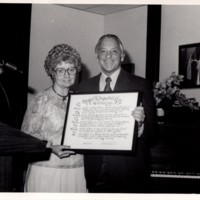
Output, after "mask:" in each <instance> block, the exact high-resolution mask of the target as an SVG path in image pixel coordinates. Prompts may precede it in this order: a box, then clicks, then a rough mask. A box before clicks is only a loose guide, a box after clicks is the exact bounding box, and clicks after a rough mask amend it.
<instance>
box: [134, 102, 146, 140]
mask: <svg viewBox="0 0 200 200" xmlns="http://www.w3.org/2000/svg"><path fill="white" fill-rule="evenodd" d="M132 116H133V118H134V119H135V120H136V121H137V122H138V128H139V130H138V137H140V136H141V135H142V133H143V130H144V120H145V113H144V107H142V106H138V107H136V108H135V110H133V112H132Z"/></svg>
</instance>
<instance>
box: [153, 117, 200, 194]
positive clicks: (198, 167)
mask: <svg viewBox="0 0 200 200" xmlns="http://www.w3.org/2000/svg"><path fill="white" fill-rule="evenodd" d="M198 114H199V113H198ZM184 117H185V118H186V119H188V117H189V116H184ZM188 120H189V119H188ZM185 122H186V121H185ZM159 130H160V138H159V141H158V143H157V144H156V145H155V146H153V147H152V148H151V172H150V176H151V186H152V192H153V193H200V123H177V124H175V123H166V124H165V125H159Z"/></svg>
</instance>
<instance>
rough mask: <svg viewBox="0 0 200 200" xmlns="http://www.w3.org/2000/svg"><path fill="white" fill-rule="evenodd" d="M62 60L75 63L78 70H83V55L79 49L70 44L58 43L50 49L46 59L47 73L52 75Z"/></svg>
mask: <svg viewBox="0 0 200 200" xmlns="http://www.w3.org/2000/svg"><path fill="white" fill-rule="evenodd" d="M62 61H64V62H70V63H74V65H75V67H77V69H78V71H80V70H81V56H80V54H79V53H78V51H77V50H76V49H74V48H73V47H71V46H70V45H68V44H58V45H56V46H54V47H53V48H52V49H51V50H50V51H49V53H48V55H47V57H46V59H45V63H44V68H45V71H46V73H47V75H48V76H51V77H52V75H53V71H54V69H55V67H56V66H57V64H59V63H61V62H62Z"/></svg>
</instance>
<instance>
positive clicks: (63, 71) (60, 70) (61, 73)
mask: <svg viewBox="0 0 200 200" xmlns="http://www.w3.org/2000/svg"><path fill="white" fill-rule="evenodd" d="M54 71H55V72H56V75H57V76H64V75H65V74H66V72H67V73H68V74H69V75H75V74H76V73H77V68H75V67H70V68H68V69H63V68H58V69H55V70H54Z"/></svg>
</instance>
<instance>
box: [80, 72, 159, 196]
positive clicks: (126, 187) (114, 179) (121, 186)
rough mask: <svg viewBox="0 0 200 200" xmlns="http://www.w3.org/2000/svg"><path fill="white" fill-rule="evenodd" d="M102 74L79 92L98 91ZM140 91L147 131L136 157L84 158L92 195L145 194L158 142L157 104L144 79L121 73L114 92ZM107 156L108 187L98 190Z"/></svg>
mask: <svg viewBox="0 0 200 200" xmlns="http://www.w3.org/2000/svg"><path fill="white" fill-rule="evenodd" d="M99 81H100V74H99V75H97V76H95V77H92V78H90V79H88V80H84V81H82V82H81V83H80V85H79V87H78V91H81V92H97V91H99ZM135 90H137V91H141V92H142V93H143V98H142V105H143V107H144V111H145V121H144V132H143V134H142V135H141V137H140V138H138V140H137V143H136V145H137V147H136V153H135V154H133V155H106V156H105V155H99V154H98V155H88V154H87V155H85V156H84V158H85V159H84V162H85V176H86V181H87V188H88V190H89V192H111V193H114V192H120V193H122V192H125V193H126V192H127V193H128V192H129V193H130V192H131V193H132V192H146V191H147V190H146V189H147V188H146V187H145V185H146V183H147V181H148V177H149V146H150V145H151V144H153V142H154V140H155V139H156V138H155V137H156V131H155V129H154V128H155V104H154V99H153V93H152V87H151V86H150V84H149V83H148V82H147V81H146V80H145V79H144V78H141V77H138V76H135V75H132V74H130V73H128V72H126V71H124V70H121V72H120V74H119V76H118V79H117V82H116V85H115V88H114V91H135ZM103 157H106V160H107V162H108V163H107V167H108V174H107V186H106V187H103V188H98V187H96V183H97V180H98V177H99V173H100V171H101V165H102V159H103Z"/></svg>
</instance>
